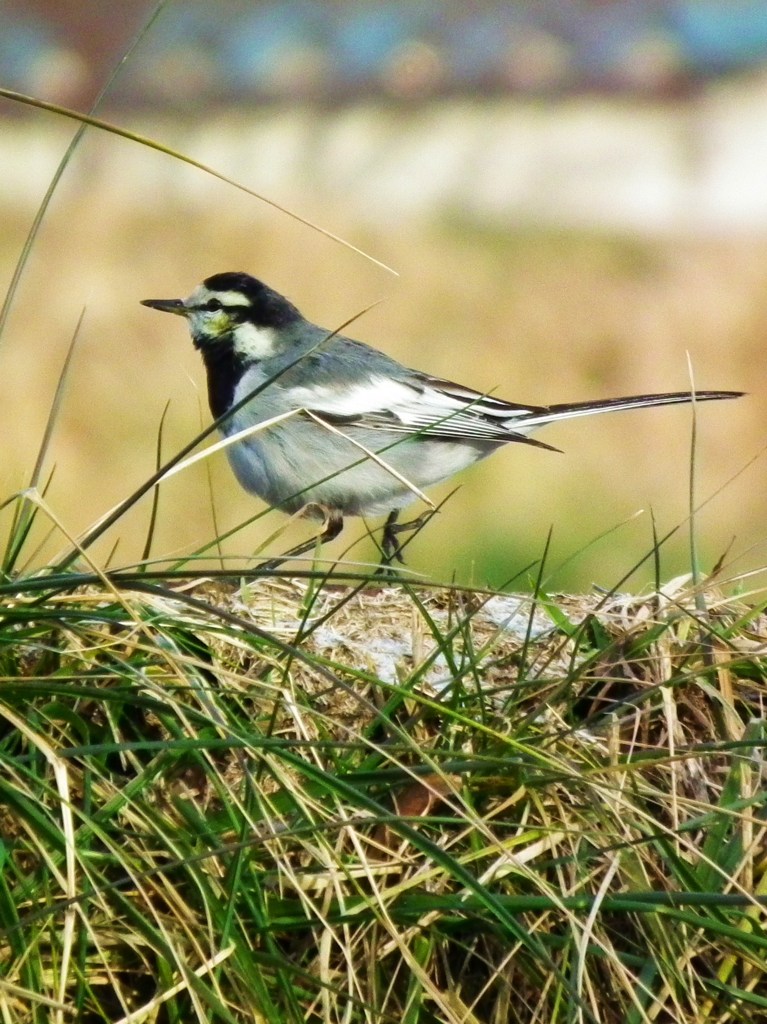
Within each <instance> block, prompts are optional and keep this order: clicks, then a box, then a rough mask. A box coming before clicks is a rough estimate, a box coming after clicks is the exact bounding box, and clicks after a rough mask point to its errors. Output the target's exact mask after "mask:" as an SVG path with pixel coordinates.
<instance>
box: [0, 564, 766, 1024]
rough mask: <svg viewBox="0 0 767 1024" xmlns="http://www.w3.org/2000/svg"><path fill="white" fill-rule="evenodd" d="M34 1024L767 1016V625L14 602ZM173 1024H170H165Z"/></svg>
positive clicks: (653, 609) (223, 598)
mask: <svg viewBox="0 0 767 1024" xmlns="http://www.w3.org/2000/svg"><path fill="white" fill-rule="evenodd" d="M0 607H2V617H1V618H0V652H1V653H0V658H1V659H2V662H1V664H0V670H1V671H2V678H3V682H2V691H1V692H0V719H2V721H3V723H4V724H3V727H2V734H1V736H0V757H2V762H3V771H2V774H1V775H0V787H2V796H3V800H2V812H1V815H2V825H1V829H2V836H3V842H2V863H3V872H2V890H1V891H0V926H1V927H2V936H3V938H2V943H3V960H4V962H5V963H6V973H5V981H4V983H3V985H4V987H3V990H2V991H3V995H2V999H3V1000H5V1005H6V1007H8V1008H13V1013H14V1014H15V1015H16V1018H17V1019H29V1020H35V1019H51V1018H50V1014H52V1013H53V1014H54V1015H55V1014H56V1012H57V1010H56V1008H57V1007H58V1008H60V1019H62V1020H65V1019H69V1018H71V1017H72V1014H73V1013H74V1014H75V1015H76V1016H77V1019H80V1020H99V1019H105V1018H106V1019H110V1020H125V1021H127V1020H149V1019H161V1020H179V1021H181V1020H184V1021H187V1020H192V1019H196V1020H205V1021H240V1020H245V1019H257V1020H265V1021H275V1022H276V1021H280V1022H284V1021H296V1022H298V1021H323V1022H324V1021H337V1020H338V1021H341V1020H344V1021H357V1020H359V1021H376V1022H377V1021H381V1022H384V1021H390V1020H408V1021H421V1020H423V1021H425V1020H435V1021H445V1022H451V1024H453V1022H455V1024H457V1022H459V1021H471V1020H476V1021H499V1022H500V1021H517V1020H518V1021H547V1022H548V1021H553V1020H570V1019H575V1018H578V1019H582V1020H593V1021H597V1020H599V1021H626V1020H631V1021H649V1020H654V1019H658V1018H659V1017H661V1018H662V1019H665V1020H672V1021H680V1022H681V1021H687V1020H690V1019H693V1018H694V1015H695V1014H696V1013H697V1014H700V1012H701V1007H705V1008H706V1015H705V1016H704V1017H700V1016H698V1018H696V1019H719V1018H720V1017H721V1015H722V1014H725V1013H729V1014H730V1019H733V1020H738V1019H741V1020H745V1019H755V1015H758V1013H759V1012H760V1011H761V1012H763V1011H764V1008H765V998H764V995H763V992H764V991H765V986H766V979H765V972H764V964H765V962H767V957H766V956H765V951H766V950H767V936H765V934H764V930H763V927H762V920H763V915H764V888H765V882H764V865H763V858H762V854H761V850H762V849H763V847H764V839H765V826H764V803H765V790H764V784H763V779H762V772H763V768H762V757H761V750H762V749H763V745H764V740H765V726H764V716H763V710H762V708H763V701H764V668H765V664H764V657H763V651H764V646H763V636H764V632H765V621H764V615H763V614H762V613H761V612H758V611H754V610H753V609H751V608H748V607H747V606H746V605H744V604H740V603H738V602H735V601H733V600H729V599H725V598H724V597H723V596H722V595H721V594H720V593H718V592H717V591H716V589H715V588H714V587H713V585H711V584H709V586H708V592H707V594H706V609H707V613H706V617H705V619H703V618H701V616H700V613H699V612H698V610H697V607H696V595H695V592H694V590H693V589H691V588H690V586H689V583H688V581H684V580H679V581H676V583H675V584H673V585H669V586H667V587H666V588H664V589H663V590H662V591H660V592H657V593H655V594H651V595H649V596H647V597H645V598H635V597H626V596H619V595H614V596H612V597H609V598H606V597H605V596H601V597H600V596H593V597H580V598H563V597H556V598H555V597H553V596H552V595H547V596H546V597H545V598H543V597H542V598H541V599H540V600H535V599H533V598H531V597H530V596H529V595H528V596H524V595H523V596H512V595H508V594H506V595H501V594H489V593H480V592H466V591H460V590H458V589H455V588H429V587H418V588H417V589H416V588H413V587H412V586H410V585H408V584H404V583H392V584H382V583H381V582H380V581H374V580H369V581H368V582H367V583H366V584H364V585H361V584H360V583H353V582H347V583H345V582H340V581H338V580H337V579H334V580H333V582H332V583H331V582H327V581H326V582H324V583H322V582H321V581H318V579H317V578H315V577H312V575H311V574H308V576H307V578H303V579H300V578H290V577H280V576H273V577H266V576H263V575H262V576H259V575H258V574H252V577H251V578H249V579H248V578H243V579H242V580H241V581H239V582H237V583H234V582H232V581H231V579H229V578H227V577H226V576H224V575H223V574H220V575H211V576H210V577H208V578H207V579H206V580H199V579H198V580H193V579H189V578H180V577H177V578H172V577H168V576H164V577H163V576H161V575H158V574H155V573H152V572H151V571H142V572H141V573H133V574H129V573H113V574H106V575H104V576H103V577H98V576H94V575H92V574H89V575H85V574H80V575H77V574H74V573H72V572H69V573H68V574H60V575H51V576H50V577H47V578H46V577H40V576H37V577H34V578H30V579H28V580H24V579H17V580H14V581H13V582H8V583H6V584H5V585H4V586H3V587H2V588H0ZM158 1015H159V1016H158Z"/></svg>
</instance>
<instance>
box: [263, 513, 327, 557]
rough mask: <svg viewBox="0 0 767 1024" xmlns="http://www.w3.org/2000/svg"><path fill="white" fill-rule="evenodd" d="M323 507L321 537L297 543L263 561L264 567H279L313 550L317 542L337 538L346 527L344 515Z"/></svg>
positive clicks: (320, 542)
mask: <svg viewBox="0 0 767 1024" xmlns="http://www.w3.org/2000/svg"><path fill="white" fill-rule="evenodd" d="M315 507H316V506H315ZM321 508H322V512H323V514H324V517H325V529H324V530H323V531H322V533H321V534H320V535H319V537H310V538H309V540H307V541H304V542H303V543H302V544H297V545H296V547H294V548H291V549H290V551H286V552H285V554H284V555H280V557H279V558H272V559H270V561H268V562H264V563H262V565H261V568H262V569H277V568H279V566H281V565H282V564H283V563H284V562H287V561H288V560H289V559H291V558H298V556H299V555H304V554H306V552H307V551H311V550H312V548H314V547H316V545H317V543H319V544H327V543H329V542H330V541H331V540H335V539H336V537H337V536H338V535H339V533H340V532H341V530H343V528H344V517H343V516H342V515H341V513H340V512H338V511H337V510H336V509H332V508H324V507H322V506H321Z"/></svg>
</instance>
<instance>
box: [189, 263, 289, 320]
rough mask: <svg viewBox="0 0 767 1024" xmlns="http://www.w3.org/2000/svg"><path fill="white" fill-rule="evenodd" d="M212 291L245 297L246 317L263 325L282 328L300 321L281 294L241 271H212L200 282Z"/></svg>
mask: <svg viewBox="0 0 767 1024" xmlns="http://www.w3.org/2000/svg"><path fill="white" fill-rule="evenodd" d="M203 284H204V285H205V287H206V288H207V289H208V291H212V292H238V293H239V294H240V295H244V296H246V298H247V299H248V301H249V304H250V312H249V314H248V320H251V321H252V322H253V323H255V324H259V325H262V326H265V327H282V326H284V325H286V324H289V323H292V322H294V321H295V320H301V319H302V317H301V314H300V313H299V311H298V310H297V309H296V307H295V306H294V305H293V303H292V302H289V301H288V299H286V298H285V296H284V295H280V293H279V292H276V291H274V289H273V288H270V287H269V286H268V285H266V284H264V283H263V281H259V280H257V278H255V277H251V276H250V274H245V273H242V272H241V271H230V272H227V273H224V274H213V276H212V277H208V278H206V279H205V280H204V281H203Z"/></svg>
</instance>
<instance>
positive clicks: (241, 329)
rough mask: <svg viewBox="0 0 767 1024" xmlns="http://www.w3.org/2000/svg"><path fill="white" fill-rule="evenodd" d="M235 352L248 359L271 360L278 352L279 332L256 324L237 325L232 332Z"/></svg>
mask: <svg viewBox="0 0 767 1024" xmlns="http://www.w3.org/2000/svg"><path fill="white" fill-rule="evenodd" d="M232 337H233V338H234V350H235V352H238V353H240V354H241V355H244V356H246V357H247V358H248V359H254V360H257V359H269V357H270V356H273V355H274V354H275V352H276V351H277V331H276V330H275V329H274V328H273V327H258V326H256V324H251V323H247V322H246V323H244V324H237V326H236V327H235V328H234V330H233V331H232Z"/></svg>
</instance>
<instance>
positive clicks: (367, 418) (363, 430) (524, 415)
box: [141, 272, 743, 565]
mask: <svg viewBox="0 0 767 1024" xmlns="http://www.w3.org/2000/svg"><path fill="white" fill-rule="evenodd" d="M141 301H142V305H144V306H148V307H150V308H152V309H156V310H160V311H163V312H166V313H173V314H176V315H177V316H182V317H184V318H185V319H186V321H187V325H188V327H189V331H190V334H191V337H192V342H193V344H194V346H195V348H197V349H198V351H199V352H200V354H201V356H202V360H203V363H204V365H205V370H206V374H207V385H208V401H209V405H210V411H211V414H212V416H213V418H214V420H215V421H216V424H217V426H218V429H219V431H220V432H221V434H222V435H223V436H224V437H227V438H230V437H234V435H239V434H240V433H241V432H243V431H245V432H246V433H245V434H244V435H243V437H242V438H241V439H239V440H237V441H236V442H233V443H232V444H230V445H228V447H227V449H226V450H227V454H228V458H229V462H230V464H231V467H232V469H233V471H234V474H235V476H236V478H237V480H238V481H239V483H240V484H241V485H242V486H243V487H244V488H245V490H246V491H248V492H250V493H252V494H255V495H257V496H258V497H259V498H261V499H262V500H263V501H264V502H266V503H267V504H268V505H270V506H272V507H274V508H279V509H281V510H283V511H285V512H287V513H295V512H299V511H301V510H303V511H304V512H305V514H307V515H309V516H311V517H313V518H316V519H321V520H323V521H324V529H323V532H322V533H321V535H320V536H319V538H312V539H311V540H309V541H308V542H307V543H306V544H301V545H298V546H297V547H295V548H293V549H291V551H289V552H287V553H286V555H284V556H283V557H282V558H281V559H280V561H284V559H285V558H288V557H297V556H298V555H301V554H303V553H305V552H306V551H308V550H310V549H311V548H312V547H314V545H315V544H316V542H317V540H319V541H320V543H325V542H327V541H330V540H332V539H334V538H335V537H337V536H338V534H339V533H340V532H341V529H342V528H343V524H344V518H345V517H347V516H379V515H386V516H387V518H386V523H385V526H384V530H383V535H382V539H381V549H382V556H383V557H382V565H384V564H386V565H389V564H391V563H392V562H393V561H394V560H395V559H396V560H398V561H400V562H402V561H403V558H402V549H403V547H404V544H403V543H402V542H401V541H400V540H399V535H400V534H401V533H402V532H407V531H412V530H413V529H415V528H416V527H417V526H418V525H420V524H421V522H422V521H423V517H422V516H419V517H418V518H416V519H414V520H412V521H411V522H408V523H400V522H399V514H400V512H401V510H402V509H403V508H405V507H406V506H407V505H409V504H410V503H411V502H413V501H414V500H416V498H421V499H423V498H424V493H423V492H424V490H425V489H427V488H429V487H431V486H432V485H434V484H438V483H440V482H441V481H444V480H446V479H448V478H450V477H452V476H454V475H455V474H456V473H458V472H460V471H461V470H463V469H466V468H467V467H468V466H470V465H472V464H473V463H475V462H477V461H479V460H480V459H483V458H485V457H486V456H487V455H490V454H491V453H492V452H494V451H495V450H496V449H498V448H502V447H503V446H504V445H506V444H510V443H522V444H532V445H535V446H536V447H539V448H543V449H549V450H552V451H559V449H556V448H553V446H552V445H548V444H546V443H544V442H542V441H539V440H537V439H536V438H532V437H530V436H529V435H530V434H532V433H533V432H534V431H536V430H538V429H539V428H541V427H544V426H547V425H548V424H550V423H556V422H559V421H560V420H568V419H573V418H575V417H580V416H590V415H594V414H596V413H603V412H617V411H620V410H628V409H640V408H645V407H650V406H662V405H674V404H680V403H688V402H696V403H697V402H706V401H715V400H722V399H731V398H738V397H740V396H741V395H742V394H743V392H740V391H695V392H692V391H674V392H667V393H661V394H643V395H631V396H628V397H624V398H607V399H597V400H590V401H581V402H567V403H562V404H558V405H549V406H542V405H527V404H522V405H520V404H518V403H516V402H508V401H504V400H503V399H500V398H497V397H495V396H494V395H492V394H490V393H487V392H481V391H475V390H474V389H472V388H470V387H466V386H464V385H462V384H455V383H453V382H452V381H449V380H445V379H443V378H441V377H437V376H434V375H433V374H430V373H426V372H423V371H421V370H414V369H410V368H409V367H407V366H405V365H403V364H402V363H400V362H398V361H397V360H396V359H394V358H392V357H391V356H389V355H386V354H385V353H384V352H381V351H379V350H378V349H376V348H372V347H371V346H369V345H366V344H364V343H363V342H360V341H355V340H354V339H352V338H348V337H345V336H344V335H343V334H341V333H340V332H339V331H334V330H328V329H326V328H323V327H320V326H318V325H317V324H314V323H312V322H311V321H310V320H307V319H306V318H305V317H304V316H303V315H302V314H301V313H300V312H299V310H298V308H297V307H296V306H295V305H294V304H293V303H292V302H291V301H290V300H289V299H287V298H285V296H283V295H281V294H280V293H279V292H277V291H275V290H274V289H272V288H270V287H269V286H268V285H266V284H264V283H263V282H262V281H260V280H258V279H256V278H254V277H252V276H251V275H250V274H247V273H243V272H226V273H220V274H214V275H212V276H211V277H207V278H206V279H205V280H204V281H203V282H202V284H200V285H198V286H197V287H196V288H195V289H194V291H192V293H191V294H190V295H189V296H188V297H187V298H185V299H143V300H141ZM261 425H262V426H261ZM251 428H255V429H251Z"/></svg>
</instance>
